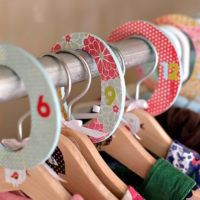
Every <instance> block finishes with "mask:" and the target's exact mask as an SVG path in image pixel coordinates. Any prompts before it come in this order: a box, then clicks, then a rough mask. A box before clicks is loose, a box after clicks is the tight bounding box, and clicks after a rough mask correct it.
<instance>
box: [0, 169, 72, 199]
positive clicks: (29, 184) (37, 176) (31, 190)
mask: <svg viewBox="0 0 200 200" xmlns="http://www.w3.org/2000/svg"><path fill="white" fill-rule="evenodd" d="M0 180H1V181H0V191H1V192H5V191H16V190H20V191H23V192H24V193H25V194H26V195H27V196H29V197H30V198H31V199H33V200H44V199H48V200H55V199H59V200H69V199H71V195H70V193H69V192H68V191H67V190H66V189H65V188H64V187H63V186H62V185H61V184H60V183H59V182H58V181H57V180H55V179H54V178H53V177H52V176H51V175H50V174H49V172H48V171H47V170H46V169H45V168H44V167H43V166H38V167H35V168H34V169H30V170H28V175H27V180H26V181H25V182H24V183H22V184H21V185H20V186H19V187H13V186H12V185H11V184H9V183H6V182H5V178H4V169H3V168H1V169H0Z"/></svg>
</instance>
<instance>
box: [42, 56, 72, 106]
mask: <svg viewBox="0 0 200 200" xmlns="http://www.w3.org/2000/svg"><path fill="white" fill-rule="evenodd" d="M45 56H48V57H51V58H53V59H55V60H56V61H57V62H58V64H59V66H61V67H62V68H63V69H64V71H65V74H66V76H67V86H64V88H65V95H64V97H63V98H62V99H61V101H60V104H61V106H62V105H63V104H64V103H65V102H66V101H67V98H68V97H69V95H70V93H71V89H72V79H71V75H70V72H69V68H68V66H67V64H66V63H65V62H63V61H62V60H61V59H60V58H59V57H58V56H57V55H56V54H54V53H51V52H49V53H47V54H44V55H43V57H45Z"/></svg>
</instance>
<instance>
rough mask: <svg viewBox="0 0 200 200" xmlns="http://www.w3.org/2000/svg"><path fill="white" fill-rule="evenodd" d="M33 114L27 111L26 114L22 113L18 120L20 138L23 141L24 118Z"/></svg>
mask: <svg viewBox="0 0 200 200" xmlns="http://www.w3.org/2000/svg"><path fill="white" fill-rule="evenodd" d="M30 114H31V112H30V111H28V112H26V113H25V114H24V115H22V116H21V117H20V118H19V120H18V122H17V127H18V140H19V141H20V142H22V140H23V122H24V120H25V119H26V118H27V117H28V116H29V115H30Z"/></svg>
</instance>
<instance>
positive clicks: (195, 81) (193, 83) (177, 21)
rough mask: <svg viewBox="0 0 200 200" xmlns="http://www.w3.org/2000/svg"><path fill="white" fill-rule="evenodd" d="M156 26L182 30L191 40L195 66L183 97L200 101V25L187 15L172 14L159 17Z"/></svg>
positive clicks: (184, 88) (183, 90)
mask: <svg viewBox="0 0 200 200" xmlns="http://www.w3.org/2000/svg"><path fill="white" fill-rule="evenodd" d="M155 23H156V24H159V25H160V24H167V25H172V26H176V27H178V28H180V29H181V30H182V31H183V32H185V33H187V35H188V36H189V37H190V38H191V40H192V42H193V44H194V47H195V51H196V59H195V66H194V70H193V72H192V75H191V77H190V79H189V80H188V81H187V82H186V83H185V84H184V85H183V88H182V90H181V95H183V96H185V97H187V98H189V99H198V97H199V96H200V84H199V83H200V82H199V81H200V25H199V23H198V22H197V21H196V20H194V19H193V18H191V17H188V16H185V15H178V14H171V15H166V16H162V17H159V18H157V19H156V20H155Z"/></svg>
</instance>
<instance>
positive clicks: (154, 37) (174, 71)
mask: <svg viewBox="0 0 200 200" xmlns="http://www.w3.org/2000/svg"><path fill="white" fill-rule="evenodd" d="M134 35H135V36H142V37H144V38H146V39H147V40H148V41H150V42H151V43H152V44H153V45H154V46H155V48H156V50H157V53H158V57H159V64H158V65H159V66H158V67H159V68H158V72H159V78H158V83H157V85H156V88H155V91H154V93H153V95H152V96H151V98H150V99H149V100H148V101H147V103H148V109H147V112H149V113H150V114H151V115H153V116H156V115H159V114H161V113H163V112H165V111H166V110H167V109H168V108H169V107H170V106H171V105H172V104H173V102H174V101H175V99H176V97H177V95H178V93H179V90H180V87H181V81H180V64H179V60H178V56H177V53H176V50H175V48H174V46H173V45H172V44H171V42H170V41H169V39H168V38H167V37H166V36H165V35H164V34H163V33H162V32H161V31H160V30H159V29H158V28H157V27H155V26H154V25H152V24H151V23H148V22H145V21H131V22H127V23H125V24H123V25H121V26H119V27H118V28H116V29H115V30H114V31H113V32H112V33H111V35H110V36H109V38H108V41H109V42H116V41H119V40H122V39H125V38H128V37H134Z"/></svg>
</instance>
